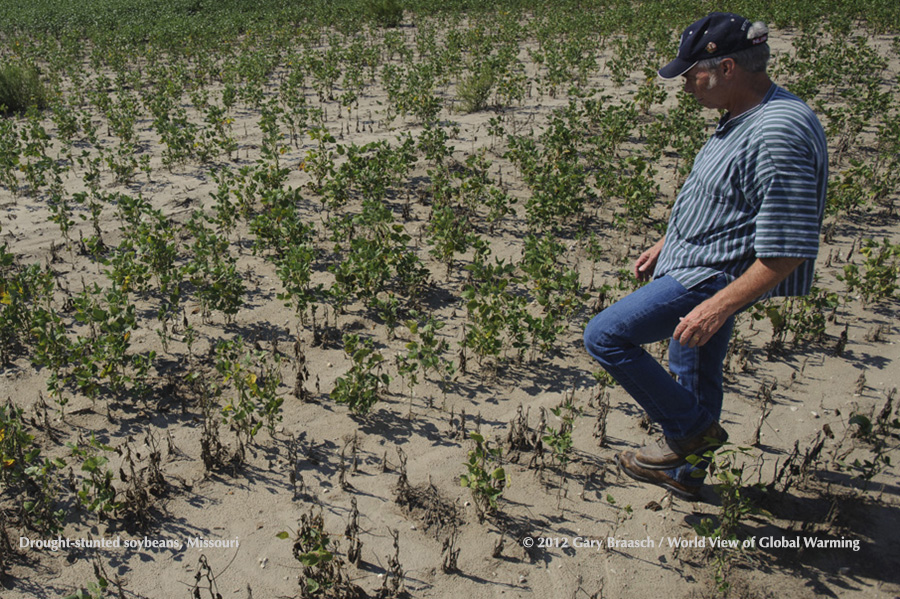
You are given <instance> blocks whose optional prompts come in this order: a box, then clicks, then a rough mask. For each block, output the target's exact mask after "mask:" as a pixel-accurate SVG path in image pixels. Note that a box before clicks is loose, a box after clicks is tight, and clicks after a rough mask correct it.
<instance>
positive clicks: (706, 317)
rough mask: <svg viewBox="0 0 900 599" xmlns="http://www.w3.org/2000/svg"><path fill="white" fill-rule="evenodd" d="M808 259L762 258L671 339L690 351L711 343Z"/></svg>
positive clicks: (693, 313) (680, 326)
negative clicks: (738, 314)
mask: <svg viewBox="0 0 900 599" xmlns="http://www.w3.org/2000/svg"><path fill="white" fill-rule="evenodd" d="M806 260H807V258H759V259H757V260H756V262H754V263H753V264H751V265H750V268H748V269H747V271H746V272H745V273H744V274H742V275H741V276H740V277H738V278H737V279H735V280H734V281H732V282H731V284H730V285H728V286H727V287H725V288H724V289H722V290H721V291H719V292H718V293H717V294H715V295H714V296H712V297H711V298H709V299H708V300H706V301H705V302H703V303H701V304H700V305H698V306H697V307H696V308H694V309H693V310H691V311H690V312H689V313H688V314H687V316H684V317H683V318H682V319H681V322H680V323H679V324H678V326H677V327H676V328H675V332H674V333H673V334H672V337H673V338H674V339H675V341H677V342H679V343H681V344H682V345H687V346H688V347H699V346H701V345H703V344H704V343H706V342H707V341H709V340H710V338H711V337H712V336H713V335H714V334H715V333H716V331H718V330H719V329H720V328H721V327H722V325H723V324H725V321H726V320H728V318H729V317H730V316H731V315H732V314H734V313H735V312H737V311H738V310H740V309H741V308H743V307H744V306H746V305H747V304H749V303H750V302H752V301H753V300H755V299H756V298H758V297H759V296H761V295H762V294H764V293H766V292H767V291H769V290H770V289H772V288H773V287H775V285H777V284H778V283H780V282H781V281H783V280H784V279H785V278H787V276H788V275H789V274H791V273H792V272H793V271H794V269H796V268H797V267H798V266H800V265H801V264H802V263H803V262H805V261H806Z"/></svg>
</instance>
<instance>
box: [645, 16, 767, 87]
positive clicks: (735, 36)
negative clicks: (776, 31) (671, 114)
mask: <svg viewBox="0 0 900 599" xmlns="http://www.w3.org/2000/svg"><path fill="white" fill-rule="evenodd" d="M750 25H751V22H750V20H749V19H745V18H744V17H742V16H740V15H736V14H734V13H730V12H711V13H709V14H708V15H706V16H705V17H703V18H702V19H700V20H699V21H697V22H695V23H693V24H692V25H691V26H690V27H688V28H687V29H685V30H684V33H682V34H681V42H680V43H679V45H678V56H676V57H675V60H673V61H672V62H670V63H669V64H667V65H666V66H664V67H663V68H661V69H660V70H659V76H660V77H662V78H663V79H673V78H675V77H678V76H679V75H684V74H685V73H687V72H688V71H689V70H691V67H693V66H694V65H695V64H697V63H698V62H700V61H701V60H704V59H706V58H715V57H717V56H725V55H728V54H732V53H734V52H739V51H741V50H746V49H747V48H752V47H753V46H757V45H759V44H762V43H765V41H766V40H767V39H768V37H769V36H768V33H763V34H762V35H759V36H757V37H754V38H748V37H747V33H748V32H749V30H750Z"/></svg>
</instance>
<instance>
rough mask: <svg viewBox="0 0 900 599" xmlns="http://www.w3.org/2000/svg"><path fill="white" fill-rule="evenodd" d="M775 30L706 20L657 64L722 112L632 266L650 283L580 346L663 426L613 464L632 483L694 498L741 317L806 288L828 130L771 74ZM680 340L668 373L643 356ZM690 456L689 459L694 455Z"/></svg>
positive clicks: (714, 439)
mask: <svg viewBox="0 0 900 599" xmlns="http://www.w3.org/2000/svg"><path fill="white" fill-rule="evenodd" d="M767 38H768V29H767V27H766V26H765V25H764V24H763V23H751V22H750V21H748V20H747V19H744V18H743V17H740V16H738V15H735V14H729V13H711V14H709V15H707V16H706V17H704V18H703V19H700V20H699V21H697V22H696V23H694V24H693V25H691V26H690V27H688V28H687V29H686V30H685V31H684V33H683V34H682V36H681V42H680V45H679V49H678V56H677V57H676V58H675V59H674V60H673V61H672V62H670V63H669V64H667V65H666V66H664V67H663V68H661V69H660V70H659V75H660V76H661V77H663V78H667V79H671V78H675V77H679V76H680V77H683V78H684V89H685V91H687V92H688V93H690V94H692V95H693V96H694V97H695V98H696V99H697V100H698V101H699V102H700V104H701V105H703V106H705V107H707V108H714V109H719V110H723V111H724V114H723V115H722V117H721V119H720V121H719V123H718V126H717V127H716V131H715V134H714V135H713V136H712V137H711V138H710V139H709V141H707V143H706V145H705V146H704V147H703V149H702V150H701V151H700V152H699V154H698V155H697V157H696V159H695V161H694V166H693V169H692V171H691V174H690V176H689V177H688V179H687V180H686V181H685V184H684V186H683V188H682V190H681V192H680V193H679V195H678V198H677V200H676V202H675V205H674V207H673V208H672V214H671V215H670V217H669V224H668V227H667V231H666V234H665V236H664V237H663V239H661V240H660V241H659V242H658V243H656V244H655V245H654V246H653V247H651V248H650V249H648V250H647V251H645V252H644V253H643V254H641V255H640V257H639V258H638V259H637V261H636V262H635V265H634V274H635V276H636V277H637V278H638V279H639V280H648V279H650V278H652V281H651V282H650V283H648V284H646V285H644V286H643V287H641V288H640V289H638V290H637V291H635V292H634V293H632V294H631V295H629V296H627V297H625V298H623V299H622V300H620V301H619V302H617V303H615V304H614V305H612V306H610V307H609V308H607V309H606V310H604V311H603V312H601V313H600V314H598V315H597V316H595V317H594V318H593V319H592V320H591V321H590V323H588V325H587V328H586V329H585V333H584V340H585V347H586V349H587V351H588V353H590V355H591V356H593V357H594V358H595V359H596V360H598V361H599V362H600V364H601V365H602V366H603V367H604V368H605V369H606V370H607V371H608V372H609V373H610V374H611V375H612V376H613V378H615V379H616V381H618V382H619V383H620V384H621V385H622V387H623V388H624V389H625V390H626V391H627V392H628V393H629V394H631V396H632V397H633V398H634V399H635V401H637V402H638V404H640V405H641V407H643V408H644V410H645V411H646V412H647V414H648V415H649V416H650V418H652V419H653V420H654V421H655V422H657V423H658V424H659V425H660V427H661V428H662V430H663V438H662V439H661V440H660V441H659V442H657V443H651V444H648V445H645V446H644V447H641V448H640V449H638V450H637V451H624V452H622V453H620V454H619V455H618V456H617V462H618V463H619V467H620V468H621V469H622V470H623V471H624V472H625V473H626V474H628V475H629V476H631V477H632V478H635V479H637V480H641V481H645V482H649V483H652V484H656V485H660V486H662V487H665V488H667V489H669V490H671V491H672V492H673V493H675V494H676V495H679V496H681V497H683V498H687V499H696V498H698V496H699V491H700V488H701V486H702V484H703V483H702V480H703V479H702V475H703V473H702V472H700V473H699V476H698V472H697V471H696V469H695V468H694V467H693V466H691V465H690V464H689V463H688V459H687V458H688V457H689V456H691V455H697V456H701V455H702V454H703V453H704V452H706V451H709V450H711V449H714V448H716V447H718V446H719V445H721V444H722V443H724V442H725V441H726V440H727V438H728V434H727V433H726V432H725V430H724V429H723V428H722V427H721V426H720V424H719V418H720V416H721V410H722V393H723V391H722V365H723V362H724V358H725V353H726V351H727V348H728V342H729V340H730V338H731V331H732V327H733V325H734V315H735V314H736V313H738V312H739V311H741V310H743V309H745V308H747V307H748V306H750V305H751V304H753V303H754V302H755V301H758V300H760V299H764V298H767V297H772V296H790V295H803V294H806V293H808V292H809V290H810V287H811V284H812V279H813V267H814V262H815V257H816V254H817V252H818V243H819V230H820V228H821V224H822V215H823V212H824V207H825V191H826V183H827V179H828V170H827V169H828V159H827V150H826V145H825V134H824V132H823V130H822V126H821V124H820V123H819V121H818V119H817V118H816V116H815V115H814V114H813V113H812V111H811V110H810V109H809V107H808V106H806V104H804V103H803V102H802V101H801V100H800V99H799V98H797V97H796V96H793V95H792V94H790V93H788V92H787V91H785V90H784V89H782V88H780V87H778V86H777V85H774V84H773V83H772V81H771V80H770V79H769V77H768V75H767V74H766V64H767V62H768V59H769V48H768V45H767V44H766V40H767ZM670 336H671V342H670V345H669V369H670V370H671V372H672V373H673V374H674V375H675V376H676V377H677V380H676V379H673V378H672V376H671V375H670V374H669V372H667V371H666V369H665V368H663V367H662V366H661V365H660V364H659V363H657V362H656V360H654V359H653V358H652V357H651V356H650V355H649V354H648V353H647V352H646V351H644V350H643V349H642V348H641V345H642V344H646V343H651V342H654V341H659V340H662V339H665V338H667V337H670ZM692 461H693V460H692Z"/></svg>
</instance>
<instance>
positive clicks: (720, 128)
mask: <svg viewBox="0 0 900 599" xmlns="http://www.w3.org/2000/svg"><path fill="white" fill-rule="evenodd" d="M777 88H778V86H777V85H775V84H774V83H773V84H772V85H771V86H770V87H769V91H767V92H766V95H765V96H763V99H762V100H761V101H760V103H759V104H757V105H756V106H754V107H753V108H751V109H750V110H748V111H747V112H744V113H743V114H739V115H738V116H736V117H734V118H731V114H730V113H728V112H726V113H725V114H723V115H722V117H721V118H720V119H719V124H718V125H716V133H715V134H716V135H725V134H726V133H728V132H729V131H730V130H731V129H732V128H733V127H736V126H737V125H738V123H742V122H744V120H746V119H747V118H749V117H750V116H751V115H753V114H756V113H757V112H758V111H760V110H762V107H763V106H765V104H766V103H767V102H768V101H769V100H771V99H772V96H774V95H775V90H776V89H777Z"/></svg>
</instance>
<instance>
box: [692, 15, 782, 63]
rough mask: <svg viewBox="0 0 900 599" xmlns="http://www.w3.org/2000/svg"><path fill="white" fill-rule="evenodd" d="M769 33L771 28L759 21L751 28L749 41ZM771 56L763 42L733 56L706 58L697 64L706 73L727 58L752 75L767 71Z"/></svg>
mask: <svg viewBox="0 0 900 599" xmlns="http://www.w3.org/2000/svg"><path fill="white" fill-rule="evenodd" d="M767 33H769V28H768V27H767V26H766V24H765V23H763V22H762V21H757V22H755V23H753V25H751V26H750V29H748V30H747V39H754V38H757V37H760V36H762V35H765V34H767ZM770 55H771V52H770V50H769V44H767V43H765V42H763V43H761V44H759V45H756V46H753V47H752V48H747V49H746V50H740V51H738V52H734V53H732V54H726V55H725V56H716V57H715V58H706V59H704V60H701V61H699V62H698V63H697V68H698V69H703V70H704V71H709V70H711V69H715V68H716V67H718V66H719V65H720V64H722V61H723V60H725V59H726V58H731V59H732V60H734V62H735V64H737V65H738V66H739V67H741V68H742V69H744V70H745V71H748V72H750V73H762V72H763V71H765V70H766V66H767V65H768V64H769V57H770Z"/></svg>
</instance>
